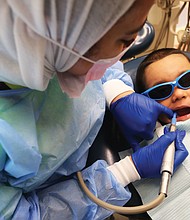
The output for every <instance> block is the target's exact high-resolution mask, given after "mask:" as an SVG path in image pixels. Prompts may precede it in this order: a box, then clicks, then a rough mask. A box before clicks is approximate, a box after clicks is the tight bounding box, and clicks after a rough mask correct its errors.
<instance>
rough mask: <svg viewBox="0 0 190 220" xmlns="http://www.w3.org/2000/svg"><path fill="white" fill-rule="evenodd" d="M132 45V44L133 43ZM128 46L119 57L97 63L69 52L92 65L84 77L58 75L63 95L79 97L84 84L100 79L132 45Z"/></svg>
mask: <svg viewBox="0 0 190 220" xmlns="http://www.w3.org/2000/svg"><path fill="white" fill-rule="evenodd" d="M133 43H134V42H133ZM133 43H132V44H130V45H129V47H127V48H126V49H125V50H123V51H122V52H121V53H120V54H119V55H117V56H116V57H113V58H109V59H100V60H98V61H96V62H95V61H92V60H90V59H88V58H86V57H84V56H82V55H80V54H78V53H76V52H74V51H72V50H71V51H70V52H71V53H73V54H75V55H76V56H78V57H80V58H81V59H84V60H86V61H88V62H90V63H93V66H92V67H91V68H90V69H89V70H88V72H87V74H86V75H84V76H74V75H72V74H69V73H67V72H64V73H58V74H57V75H58V79H59V84H60V87H61V89H62V91H64V92H65V93H67V94H68V95H69V96H70V97H71V98H74V97H79V96H80V95H81V93H82V91H83V89H84V88H85V86H86V84H87V83H88V82H89V81H92V80H98V79H100V78H101V77H102V76H103V74H104V73H105V71H106V69H107V68H108V67H110V66H112V65H113V64H114V63H116V62H117V61H119V60H120V58H121V57H122V56H123V55H124V54H125V53H126V52H127V50H129V48H130V47H131V46H132V45H133Z"/></svg>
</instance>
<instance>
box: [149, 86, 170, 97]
mask: <svg viewBox="0 0 190 220" xmlns="http://www.w3.org/2000/svg"><path fill="white" fill-rule="evenodd" d="M171 92H172V85H169V84H168V85H162V86H160V87H157V88H155V89H153V90H151V91H150V92H149V97H150V98H152V99H157V100H159V99H163V98H165V97H168V96H169V95H170V94H171Z"/></svg>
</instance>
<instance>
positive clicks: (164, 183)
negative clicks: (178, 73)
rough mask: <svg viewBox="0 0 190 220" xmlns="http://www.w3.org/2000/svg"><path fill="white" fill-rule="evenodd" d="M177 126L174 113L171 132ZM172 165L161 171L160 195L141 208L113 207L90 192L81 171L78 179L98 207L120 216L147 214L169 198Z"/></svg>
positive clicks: (78, 173)
mask: <svg viewBox="0 0 190 220" xmlns="http://www.w3.org/2000/svg"><path fill="white" fill-rule="evenodd" d="M175 124H176V113H174V116H173V118H172V123H171V127H170V131H175ZM172 145H173V147H174V142H172V144H171V145H170V146H169V147H168V148H171V146H172ZM174 152H175V150H174V151H173V155H172V154H171V153H169V157H173V156H174ZM164 156H165V155H164ZM166 161H167V162H168V160H166ZM163 163H164V161H163ZM170 163H172V164H171V165H170V164H169V170H168V164H166V165H167V166H166V167H167V168H166V169H164V170H162V171H161V172H162V176H161V184H160V185H161V186H160V191H159V195H158V196H157V197H156V198H155V199H154V200H152V201H151V202H149V203H147V204H143V205H140V206H134V207H122V206H116V205H112V204H110V203H107V202H105V201H103V200H101V199H99V198H97V197H96V196H95V195H94V194H93V193H91V192H90V190H89V189H88V187H87V186H86V184H85V182H84V180H83V178H82V174H81V172H80V171H79V172H77V178H78V180H79V183H80V185H81V187H82V189H83V191H84V192H85V193H86V195H87V196H88V197H89V198H90V199H91V200H92V201H93V202H94V203H96V204H97V205H99V206H101V207H103V208H105V209H108V210H112V211H114V212H117V213H120V214H140V213H144V212H147V211H148V210H151V209H153V208H155V207H156V206H158V205H160V203H162V202H163V200H164V199H165V197H167V191H168V186H169V183H170V178H171V175H172V171H171V170H170V169H171V168H170V167H172V168H173V161H172V159H170ZM162 167H163V165H162ZM162 169H163V168H162Z"/></svg>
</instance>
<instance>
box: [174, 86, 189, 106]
mask: <svg viewBox="0 0 190 220" xmlns="http://www.w3.org/2000/svg"><path fill="white" fill-rule="evenodd" d="M187 96H188V89H181V88H178V87H177V86H176V87H175V88H174V92H173V94H172V101H174V102H175V101H177V100H181V99H184V98H186V97H187Z"/></svg>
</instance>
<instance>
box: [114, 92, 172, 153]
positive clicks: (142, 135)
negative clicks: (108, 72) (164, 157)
mask: <svg viewBox="0 0 190 220" xmlns="http://www.w3.org/2000/svg"><path fill="white" fill-rule="evenodd" d="M110 111H111V112H112V114H113V116H114V118H115V120H116V121H117V123H118V125H119V126H120V128H121V131H122V132H123V134H124V137H125V138H126V140H127V141H128V142H129V144H130V145H131V147H132V148H133V150H134V151H136V150H137V149H138V148H139V142H140V141H142V140H143V139H146V140H150V139H152V138H153V131H154V128H155V125H156V121H157V119H158V116H159V115H160V114H161V113H165V114H167V115H168V117H169V118H171V117H172V116H173V112H172V110H171V109H169V108H167V107H165V106H163V105H161V104H159V103H157V102H156V101H154V100H152V99H150V98H147V97H145V96H144V95H141V94H137V93H132V94H130V95H128V96H125V97H123V98H120V99H119V100H117V101H116V102H114V103H112V104H111V105H110Z"/></svg>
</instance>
